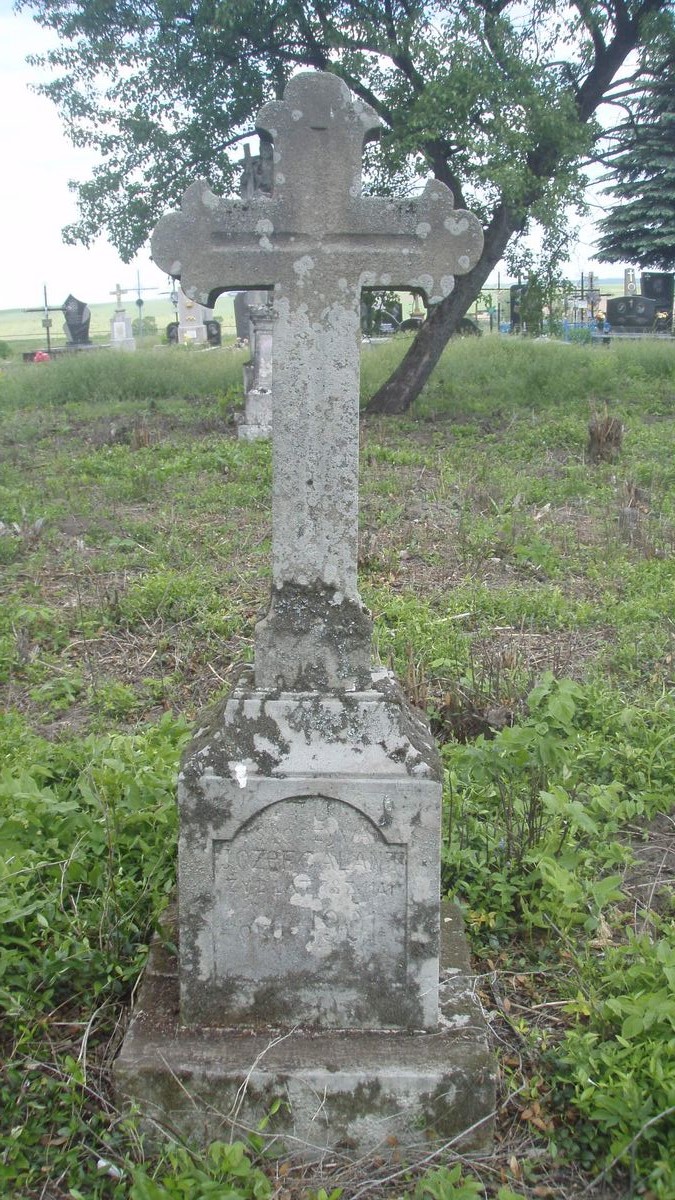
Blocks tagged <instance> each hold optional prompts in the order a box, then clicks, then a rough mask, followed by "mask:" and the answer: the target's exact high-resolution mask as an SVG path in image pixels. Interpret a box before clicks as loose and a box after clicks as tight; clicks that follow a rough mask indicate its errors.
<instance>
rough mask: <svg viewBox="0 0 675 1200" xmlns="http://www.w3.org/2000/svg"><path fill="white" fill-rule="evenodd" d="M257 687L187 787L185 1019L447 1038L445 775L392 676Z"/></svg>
mask: <svg viewBox="0 0 675 1200" xmlns="http://www.w3.org/2000/svg"><path fill="white" fill-rule="evenodd" d="M251 685H252V680H251V679H250V678H247V677H246V676H244V678H243V679H242V681H241V684H240V685H239V687H237V688H236V690H235V691H234V693H233V695H232V696H231V698H230V699H229V700H228V701H227V702H226V703H225V704H224V705H221V706H219V707H218V708H217V709H216V710H215V711H214V712H213V714H212V716H211V719H210V721H209V723H208V724H207V725H205V726H204V727H203V728H202V729H200V730H199V732H198V734H197V735H196V737H195V739H194V741H193V743H192V745H191V747H190V750H189V752H188V754H187V756H186V758H185V760H184V763H183V769H182V771H181V775H180V779H179V792H178V802H179V805H180V810H181V835H180V844H179V864H180V865H179V894H180V940H181V947H182V951H181V1012H182V1016H183V1020H184V1021H185V1022H186V1023H188V1024H198V1025H215V1026H223V1025H231V1024H233V1023H246V1024H249V1025H252V1026H255V1025H257V1024H260V1023H261V1022H262V1023H263V1024H264V1023H265V1022H267V1021H271V1022H272V1023H276V1024H287V1025H288V1024H291V1025H292V1024H295V1023H297V1022H300V1023H302V1024H313V1025H321V1026H323V1027H329V1026H332V1027H335V1028H341V1029H348V1028H361V1029H377V1028H383V1029H397V1028H398V1029H433V1028H435V1027H436V1025H437V1023H438V955H439V942H438V937H439V932H438V905H439V862H440V798H441V788H440V783H439V776H440V764H439V761H438V757H437V753H436V750H435V747H434V745H433V742H432V740H431V738H430V735H429V730H428V727H427V726H426V724H425V722H424V721H423V720H422V718H421V716H419V715H418V714H415V713H414V712H413V711H412V710H411V709H410V708H409V706H408V705H407V704H406V702H405V700H404V697H403V695H402V693H401V691H400V689H399V688H398V687H397V685H396V684H394V683H393V681H392V680H391V678H390V677H389V676H388V675H387V674H386V672H381V673H379V674H376V675H374V676H373V679H372V684H371V687H370V689H369V690H368V691H364V692H357V693H353V694H351V695H344V694H340V693H334V694H321V693H316V692H308V693H306V694H305V693H298V692H289V693H276V694H270V693H268V692H265V691H259V690H256V689H254V688H253V687H252V686H251Z"/></svg>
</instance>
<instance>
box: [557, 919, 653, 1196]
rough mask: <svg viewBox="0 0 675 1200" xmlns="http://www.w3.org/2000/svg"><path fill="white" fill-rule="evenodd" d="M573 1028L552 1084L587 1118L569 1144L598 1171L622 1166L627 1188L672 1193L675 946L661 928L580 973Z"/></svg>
mask: <svg viewBox="0 0 675 1200" xmlns="http://www.w3.org/2000/svg"><path fill="white" fill-rule="evenodd" d="M581 981H582V987H583V994H582V995H580V996H579V998H578V999H577V1000H576V1001H574V1002H573V1003H572V1004H571V1005H570V1011H571V1012H572V1013H573V1014H575V1015H576V1021H575V1024H574V1026H573V1028H572V1029H571V1030H569V1032H567V1034H566V1035H565V1038H564V1040H563V1043H562V1046H561V1049H560V1052H559V1053H558V1055H557V1056H556V1075H557V1078H558V1081H559V1084H564V1085H566V1092H565V1095H566V1098H567V1099H568V1102H569V1103H571V1105H572V1106H573V1108H574V1109H576V1110H577V1112H578V1113H579V1114H580V1115H581V1116H582V1117H583V1118H584V1119H585V1120H584V1121H581V1122H580V1123H579V1125H578V1126H575V1125H573V1126H572V1132H571V1135H570V1136H571V1139H572V1141H573V1142H576V1143H577V1144H578V1145H580V1147H581V1149H582V1152H584V1153H586V1154H588V1153H589V1151H590V1152H591V1154H592V1160H593V1162H594V1165H595V1166H596V1169H604V1170H606V1171H611V1170H612V1169H613V1168H616V1167H626V1166H627V1167H629V1169H630V1173H631V1176H632V1179H633V1182H634V1185H638V1184H639V1185H640V1190H642V1189H643V1188H648V1189H649V1190H650V1191H651V1193H652V1194H653V1195H654V1196H658V1197H660V1198H662V1200H667V1198H668V1197H670V1196H672V1195H673V1192H674V1191H675V1121H674V1120H673V1116H674V1115H675V946H673V943H672V939H671V938H670V937H669V936H668V931H667V930H666V929H664V930H663V932H662V933H661V934H660V935H658V936H649V935H647V934H642V935H640V936H635V935H631V936H629V938H628V941H627V943H626V944H625V945H622V946H614V947H611V948H610V949H608V951H607V953H606V955H605V956H604V958H603V960H602V961H600V960H598V959H597V958H592V957H589V958H587V959H586V960H585V961H582V964H581Z"/></svg>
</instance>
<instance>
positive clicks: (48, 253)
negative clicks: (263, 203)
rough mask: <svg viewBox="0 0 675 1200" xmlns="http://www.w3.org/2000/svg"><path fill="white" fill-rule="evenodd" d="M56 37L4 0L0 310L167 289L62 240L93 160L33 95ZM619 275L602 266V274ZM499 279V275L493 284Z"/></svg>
mask: <svg viewBox="0 0 675 1200" xmlns="http://www.w3.org/2000/svg"><path fill="white" fill-rule="evenodd" d="M53 38H54V35H53V34H51V32H49V33H48V32H46V31H45V30H43V29H41V28H40V27H39V26H38V25H36V24H35V22H34V21H33V19H32V17H31V16H30V15H29V14H28V13H21V14H20V15H17V14H16V13H13V12H12V0H0V166H1V169H2V185H1V187H0V228H1V229H2V252H1V255H2V257H1V261H2V270H1V271H0V309H5V308H29V307H35V306H37V305H39V304H41V303H42V289H43V285H44V284H46V285H47V290H48V297H49V302H50V304H54V305H56V304H58V305H60V304H62V303H63V301H64V300H65V298H66V296H67V295H68V293H69V292H72V293H73V294H74V295H75V296H77V297H78V299H80V300H84V301H85V302H87V303H89V304H95V303H98V302H100V301H103V300H107V299H108V297H109V295H110V293H111V292H112V291H113V290H114V288H115V285H116V284H117V283H119V284H120V285H121V286H122V287H128V288H132V287H135V286H136V282H137V273H138V274H139V275H140V282H141V285H142V286H143V287H147V288H151V287H156V288H157V289H158V291H160V292H161V291H164V290H166V286H167V282H166V277H165V276H164V275H163V274H162V273H161V272H160V271H159V270H158V269H157V267H155V266H154V264H153V263H152V262H151V261H150V252H149V249H146V250H145V251H142V252H141V254H139V256H138V258H137V259H136V260H135V261H134V262H133V263H131V264H129V265H128V266H125V265H124V264H123V263H122V262H120V260H119V258H118V256H117V253H116V251H115V250H114V249H113V248H112V247H111V246H110V245H109V244H108V243H107V242H106V241H105V239H103V238H101V239H100V240H99V241H98V242H96V244H95V245H93V246H92V247H91V248H90V249H85V248H83V247H80V246H66V245H64V243H63V241H62V238H61V229H62V228H63V226H64V225H67V224H68V223H69V222H72V221H73V220H75V219H76V217H77V207H76V201H75V196H74V195H73V193H72V192H70V191H69V189H68V180H69V179H78V180H83V179H86V178H87V177H88V176H89V174H90V170H91V166H92V164H93V162H94V158H93V156H92V155H90V153H89V152H88V151H86V150H82V149H76V148H75V147H73V146H71V144H70V142H69V141H68V140H67V139H66V138H65V137H64V135H63V133H62V132H61V126H60V122H59V117H58V115H57V111H56V108H55V106H54V105H53V104H52V103H51V101H49V100H47V99H46V97H44V96H38V95H35V94H34V93H33V92H32V91H31V90H30V86H29V85H30V83H31V82H36V80H37V79H38V77H39V74H40V73H39V72H38V70H37V69H36V68H34V67H28V66H27V65H26V62H25V58H26V55H27V54H31V53H40V52H42V51H44V50H46V49H48V48H49V45H50V44H53ZM592 240H593V230H592V228H591V226H585V227H584V228H583V230H582V241H581V242H580V243H579V245H578V247H577V249H576V250H575V252H574V254H573V257H572V261H571V263H570V268H569V272H570V276H571V278H572V279H573V280H576V279H578V278H579V275H580V273H581V272H582V271H584V272H585V271H588V269H589V268H591V269H595V270H598V264H597V263H595V264H594V263H593V262H592V260H591V256H592V253H593V247H592ZM618 270H619V269H618V268H617V267H605V268H604V269H601V270H600V274H603V275H605V276H607V275H616V274H618ZM505 278H506V276H505V272H502V282H503V281H504V280H505ZM495 280H496V274H495V276H494V278H493V280H492V284H493V286H494V283H495ZM151 295H152V293H151V292H147V293H146V299H150V298H151Z"/></svg>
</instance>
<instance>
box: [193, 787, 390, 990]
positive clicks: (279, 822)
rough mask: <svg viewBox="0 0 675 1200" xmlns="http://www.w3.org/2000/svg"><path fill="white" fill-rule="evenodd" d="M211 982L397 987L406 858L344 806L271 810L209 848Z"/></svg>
mask: <svg viewBox="0 0 675 1200" xmlns="http://www.w3.org/2000/svg"><path fill="white" fill-rule="evenodd" d="M214 882H215V901H216V904H215V914H214V916H215V922H214V925H215V927H216V929H217V930H222V931H223V932H222V934H220V935H219V934H216V935H215V944H214V957H215V968H216V976H217V978H219V979H221V980H223V979H225V978H226V977H228V976H229V977H239V978H246V979H248V980H250V981H251V982H255V981H259V982H263V981H265V980H269V979H270V978H271V977H274V976H281V977H283V976H285V975H289V974H292V975H301V976H302V977H303V978H304V979H305V980H306V981H307V982H308V981H309V979H310V978H312V977H314V978H316V979H317V980H321V981H322V983H323V984H325V983H326V982H329V981H330V980H331V979H332V980H334V981H335V982H336V983H338V982H345V981H346V980H345V975H347V976H348V977H349V979H350V981H351V982H352V983H356V984H357V986H358V977H359V973H364V974H365V975H366V976H368V975H370V974H371V973H372V970H373V967H374V954H373V952H374V950H375V952H376V957H377V960H378V964H379V967H378V969H379V970H380V971H382V969H383V968H384V974H385V975H386V977H387V979H388V981H389V982H391V983H394V982H396V983H401V984H402V983H404V982H405V971H406V961H405V940H406V939H405V920H406V892H407V881H406V849H405V847H404V846H401V845H389V844H388V843H387V842H386V841H385V840H384V838H383V837H382V836H381V834H380V833H379V831H378V830H377V828H376V827H375V826H374V825H373V824H372V822H371V821H370V820H368V818H366V817H364V816H363V814H362V813H360V812H358V811H357V810H356V809H355V808H352V806H351V805H349V804H345V803H342V802H341V801H338V800H330V799H326V798H324V797H322V796H303V797H299V798H294V799H290V800H283V801H278V802H277V803H275V804H272V805H270V806H269V807H268V808H265V809H264V810H263V811H262V812H260V813H258V814H257V815H256V816H255V817H253V818H252V819H251V820H250V821H248V822H247V823H246V825H244V826H243V827H242V828H241V829H240V830H239V832H238V833H237V834H236V835H235V837H234V838H233V839H232V840H231V841H228V842H225V841H218V842H214ZM383 982H384V981H383Z"/></svg>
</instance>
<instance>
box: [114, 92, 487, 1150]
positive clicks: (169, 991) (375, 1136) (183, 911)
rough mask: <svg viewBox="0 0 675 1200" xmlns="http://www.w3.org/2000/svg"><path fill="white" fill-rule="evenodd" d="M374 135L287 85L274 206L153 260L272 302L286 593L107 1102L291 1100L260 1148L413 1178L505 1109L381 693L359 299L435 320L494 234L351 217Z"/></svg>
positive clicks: (433, 814)
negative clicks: (367, 533) (392, 1166)
mask: <svg viewBox="0 0 675 1200" xmlns="http://www.w3.org/2000/svg"><path fill="white" fill-rule="evenodd" d="M378 124H379V122H378V120H377V117H376V116H375V114H374V113H373V111H372V110H371V109H370V108H368V107H367V106H366V105H364V104H362V103H361V102H360V101H358V100H355V99H353V98H352V96H351V95H350V93H349V91H348V90H347V88H346V87H345V85H344V84H343V83H342V82H341V81H340V80H339V79H337V78H336V77H335V76H332V75H323V74H320V73H306V74H301V75H298V76H296V77H295V78H293V79H292V80H291V82H290V83H289V85H288V87H287V89H286V93H285V96H284V99H283V101H277V102H274V103H272V104H268V105H266V106H265V107H264V108H263V110H262V111H261V113H260V117H259V125H260V127H261V128H262V129H263V130H264V131H266V132H267V134H268V135H269V137H270V138H271V139H272V141H273V143H274V158H275V180H274V191H273V193H272V195H271V196H257V197H254V198H252V199H249V200H247V201H242V200H241V199H235V200H218V199H217V198H216V197H215V196H213V195H212V194H211V193H210V192H209V191H208V188H207V187H206V185H205V184H203V183H198V184H195V185H194V186H193V187H192V188H190V189H189V190H188V192H187V193H186V195H185V197H184V202H183V209H182V211H181V213H179V214H173V215H170V216H168V217H165V218H164V219H163V220H162V221H161V222H160V224H159V226H158V227H157V229H156V231H155V234H154V237H153V257H154V259H155V261H156V262H157V263H158V264H159V266H160V267H161V268H162V269H163V270H165V271H167V272H168V273H169V274H172V275H174V276H179V277H180V278H181V280H182V284H183V287H184V288H185V290H186V292H187V294H188V295H190V296H193V297H194V298H195V300H197V301H198V302H199V303H203V304H207V305H208V304H212V303H213V301H214V299H215V297H216V296H217V295H218V294H219V292H221V291H223V290H225V289H227V288H231V287H244V288H250V287H255V288H271V287H273V288H274V309H275V312H276V314H277V317H276V325H275V331H274V336H275V363H274V373H275V377H274V387H275V405H274V412H273V466H274V482H273V505H272V507H273V514H272V515H273V535H272V575H273V581H272V597H271V604H270V609H269V612H268V614H267V616H266V617H265V618H264V619H263V620H262V621H261V622H259V624H258V626H257V628H256V639H255V642H256V645H255V665H254V667H253V669H251V668H247V669H246V670H244V672H243V673H242V675H241V677H240V679H239V681H238V683H237V685H236V686H235V689H234V691H233V694H232V696H231V697H230V698H229V699H228V700H227V701H226V702H224V703H222V704H221V705H220V706H219V707H218V708H216V709H215V710H213V711H212V713H211V714H210V715H209V716H208V717H207V718H206V719H205V721H204V723H203V725H202V727H201V728H200V729H199V730H198V732H197V733H196V734H195V737H194V739H193V742H192V744H191V746H190V747H189V748H188V750H187V753H186V755H185V757H184V761H183V765H182V770H181V775H180V780H179V794H178V801H179V809H180V840H179V917H178V921H179V930H178V941H179V946H180V952H179V959H178V963H177V964H176V963H174V961H173V960H170V959H169V960H167V959H166V958H164V959H162V958H161V955H160V952H159V951H158V950H155V951H154V953H153V958H152V961H151V965H150V968H149V971H148V973H147V976H146V980H145V983H144V986H143V991H142V994H141V997H140V1000H139V1010H138V1012H137V1014H136V1016H135V1018H134V1021H133V1022H132V1025H131V1028H130V1031H129V1034H128V1035H127V1038H126V1040H125V1044H124V1046H123V1049H122V1052H121V1054H120V1057H119V1059H118V1061H117V1064H116V1080H117V1087H118V1089H119V1091H120V1092H121V1093H122V1094H123V1095H126V1096H128V1097H130V1098H132V1099H133V1100H134V1101H135V1102H136V1103H138V1104H139V1105H140V1107H141V1110H142V1111H143V1112H144V1113H145V1114H146V1117H148V1118H149V1119H151V1120H159V1121H161V1122H164V1123H167V1124H169V1126H170V1127H171V1128H173V1129H180V1130H181V1132H182V1133H184V1134H193V1135H195V1136H198V1137H200V1138H202V1139H204V1138H208V1137H213V1136H218V1135H219V1134H222V1130H223V1127H224V1126H225V1127H227V1126H228V1125H229V1127H230V1129H231V1130H234V1131H235V1132H241V1131H242V1130H245V1129H247V1128H256V1127H257V1126H258V1123H259V1121H260V1120H261V1119H262V1117H264V1116H265V1113H266V1112H267V1110H268V1109H269V1107H270V1105H271V1104H272V1102H273V1101H274V1100H275V1099H276V1098H279V1097H281V1098H282V1100H283V1101H284V1103H282V1105H281V1107H280V1108H279V1111H278V1113H277V1116H276V1118H275V1121H276V1122H277V1123H276V1125H275V1132H276V1133H277V1134H279V1133H280V1134H281V1136H282V1137H286V1138H287V1139H289V1145H290V1148H291V1149H293V1150H295V1151H296V1152H298V1153H303V1154H305V1155H307V1154H310V1155H313V1154H315V1153H316V1152H317V1151H319V1152H320V1151H321V1150H323V1149H325V1148H329V1147H330V1148H336V1147H342V1148H343V1149H345V1148H346V1149H349V1150H351V1151H353V1152H355V1153H363V1152H367V1151H372V1150H375V1149H378V1152H384V1153H391V1150H392V1147H393V1146H397V1147H403V1148H404V1149H405V1150H407V1151H410V1152H411V1153H414V1152H415V1148H416V1147H419V1145H420V1139H421V1137H422V1138H423V1137H424V1134H423V1133H422V1130H423V1129H426V1131H427V1134H426V1136H427V1137H429V1138H430V1139H432V1140H444V1141H445V1140H448V1139H456V1144H457V1145H462V1146H463V1147H464V1148H465V1149H471V1148H474V1149H476V1148H485V1147H486V1146H487V1145H489V1142H490V1137H491V1121H492V1114H493V1107H494V1069H493V1063H492V1059H491V1056H490V1054H489V1051H488V1048H487V1042H486V1034H485V1029H484V1026H483V1023H482V1020H481V1016H480V1012H479V1010H478V1008H477V1005H476V1003H475V1000H474V999H473V997H472V991H471V986H470V980H469V979H468V977H467V976H468V958H467V955H466V948H465V945H464V942H463V939H462V935H461V932H460V931H459V929H458V928H457V925H458V921H459V919H458V916H457V914H456V913H455V912H454V911H453V910H451V912H450V913H449V914H448V915H447V917H446V919H445V921H444V927H445V930H446V932H448V931H450V933H451V934H452V936H451V937H450V939H449V941H450V943H451V952H450V963H449V964H448V963H447V961H446V964H445V966H446V967H447V966H448V965H449V966H450V974H448V972H447V970H446V969H444V968H443V967H442V966H441V951H440V933H441V926H440V916H439V866H440V803H441V783H440V778H441V771H440V763H439V760H438V756H437V752H436V749H435V747H434V745H433V740H432V738H431V734H430V732H429V729H428V726H427V725H426V723H425V721H424V719H423V718H422V716H421V714H419V713H417V712H416V711H414V710H412V709H411V708H410V707H409V706H408V704H407V702H406V701H405V699H404V696H403V693H402V692H401V690H400V688H399V687H398V685H397V684H396V683H395V681H394V680H393V678H392V677H391V676H390V674H389V673H388V672H387V671H384V670H373V669H372V667H371V654H370V635H371V621H370V616H369V614H368V613H367V611H366V610H365V609H364V607H363V605H362V603H361V599H360V596H359V593H358V589H357V580H356V550H357V516H358V382H359V378H358V377H359V341H360V329H359V315H360V296H361V289H362V288H363V287H380V288H389V287H392V288H411V287H414V288H419V289H422V290H424V291H425V292H426V294H427V295H428V297H429V299H430V301H431V302H435V301H437V300H439V299H440V298H441V297H442V296H444V295H447V294H448V293H449V292H450V291H451V289H452V287H453V283H454V278H453V276H454V273H455V272H457V271H459V272H466V271H468V270H470V269H471V267H472V266H473V265H474V264H475V263H476V261H477V260H478V257H479V255H480V252H481V247H482V234H481V229H480V225H479V223H478V222H477V220H476V219H475V218H474V217H473V216H472V215H471V214H470V213H467V212H462V211H459V212H458V211H455V210H454V208H453V202H452V195H451V193H450V192H449V191H448V189H447V188H445V187H444V186H443V185H441V184H438V183H430V184H428V185H427V187H426V189H425V192H424V193H423V195H422V196H420V197H418V198H416V199H415V200H406V201H395V200H391V199H383V198H370V197H364V196H362V195H361V190H360V173H361V157H362V151H363V145H364V142H365V140H366V139H367V138H368V137H369V136H370V135H371V134H372V133H373V131H374V130H375V129H376V128H377V127H378ZM439 1000H440V1008H439ZM280 1031H281V1035H280ZM276 1107H278V1106H276ZM425 1145H428V1143H425Z"/></svg>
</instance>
